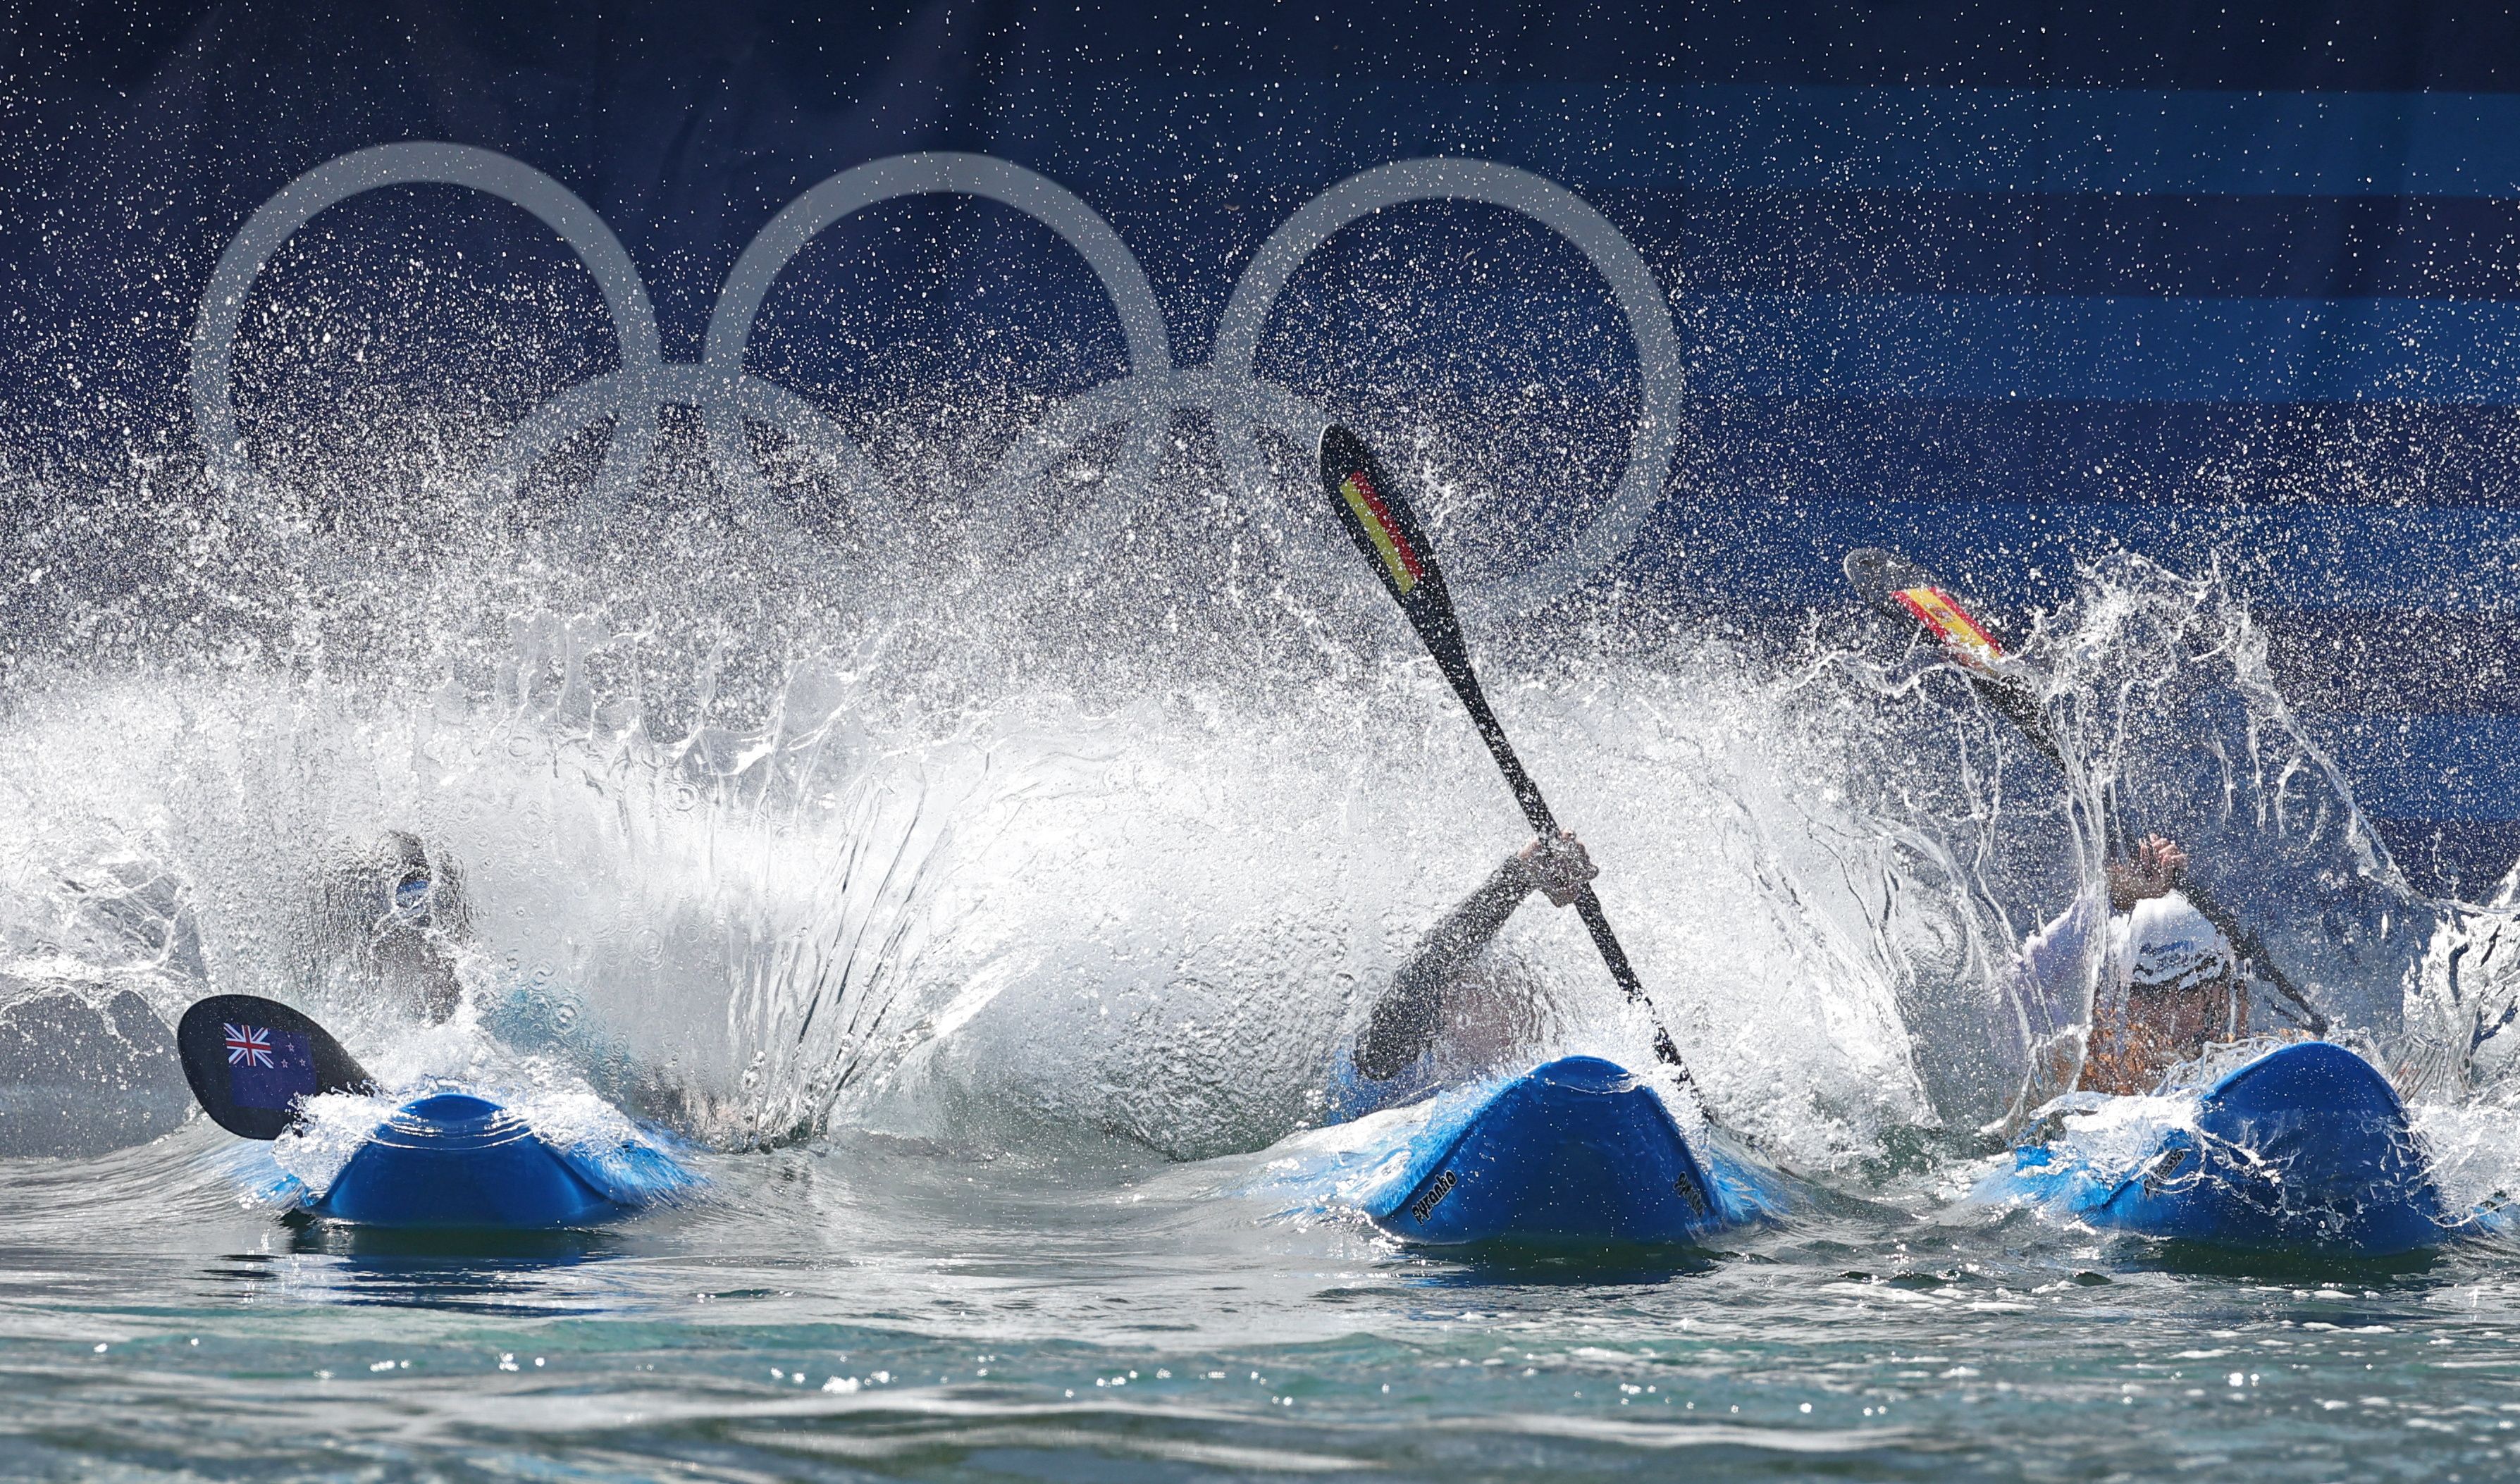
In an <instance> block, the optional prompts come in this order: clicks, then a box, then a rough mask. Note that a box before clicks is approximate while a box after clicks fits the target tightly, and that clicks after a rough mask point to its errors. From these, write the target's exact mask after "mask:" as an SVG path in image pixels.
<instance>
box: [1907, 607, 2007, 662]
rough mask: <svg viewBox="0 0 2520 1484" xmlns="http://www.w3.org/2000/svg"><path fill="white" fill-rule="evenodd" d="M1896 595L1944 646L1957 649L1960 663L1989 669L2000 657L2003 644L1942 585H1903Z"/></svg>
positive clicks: (2001, 656)
mask: <svg viewBox="0 0 2520 1484" xmlns="http://www.w3.org/2000/svg"><path fill="white" fill-rule="evenodd" d="M1895 596H1896V597H1897V598H1898V600H1899V603H1900V606H1901V607H1905V608H1906V609H1907V610H1908V611H1909V612H1911V613H1913V614H1915V615H1916V621H1917V622H1918V623H1921V624H1923V625H1924V626H1925V627H1926V628H1927V629H1929V630H1931V631H1932V632H1933V635H1934V637H1935V638H1936V639H1939V640H1941V641H1942V642H1943V645H1944V647H1945V648H1947V649H1950V650H1953V651H1955V652H1957V654H1958V658H1959V659H1960V660H1961V661H1962V662H1963V663H1966V664H1970V665H1973V666H1976V667H1977V668H1979V669H1991V668H1993V666H1994V664H1995V662H1996V661H1997V660H1999V659H2002V658H2003V646H2002V645H1999V644H1997V643H1996V642H1995V640H1994V639H1993V638H1992V637H1990V636H1989V635H1988V633H1987V632H1986V630H1984V629H1982V628H1979V627H1978V623H1977V620H1976V619H1974V618H1971V617H1970V616H1969V615H1968V613H1967V611H1966V610H1965V609H1963V608H1962V607H1960V606H1959V605H1958V604H1957V603H1955V602H1953V601H1952V597H1951V595H1950V594H1949V593H1946V592H1944V591H1943V590H1942V589H1941V588H1938V587H1912V588H1902V589H1900V590H1899V592H1898V593H1897V594H1896V595H1895Z"/></svg>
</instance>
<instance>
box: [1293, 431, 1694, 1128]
mask: <svg viewBox="0 0 2520 1484" xmlns="http://www.w3.org/2000/svg"><path fill="white" fill-rule="evenodd" d="M1322 488H1323V489H1325V490H1326V491H1328V494H1329V498H1330V508H1331V509H1332V510H1334V511H1336V512H1338V516H1339V521H1340V523H1341V524H1343V525H1345V526H1346V527H1347V533H1348V536H1349V537H1350V538H1351V539H1352V540H1354V541H1355V542H1356V549H1357V550H1358V551H1360V552H1363V553H1364V554H1365V559H1366V562H1367V564H1368V565H1370V566H1372V567H1373V570H1374V574H1375V575H1376V576H1378V577H1380V578H1381V579H1382V586H1383V588H1384V590H1385V591H1387V592H1389V593H1390V594H1391V597H1392V601H1394V602H1396V603H1398V604H1399V605H1400V611H1401V612H1402V613H1404V614H1406V615H1408V618H1409V626H1410V627H1411V628H1413V629H1416V630H1417V631H1418V639H1419V641H1420V642H1422V643H1423V644H1424V645H1425V646H1426V652H1427V653H1429V654H1431V655H1433V656H1434V658H1435V667H1436V668H1437V669H1440V670H1442V671H1443V672H1444V678H1445V679H1446V680H1448V681H1450V682H1452V686H1453V694H1454V695H1456V696H1459V697H1462V705H1463V709H1465V710H1467V711H1468V712H1469V713H1470V721H1471V723H1472V724H1473V725H1474V726H1476V727H1477V728H1478V729H1479V740H1480V741H1482V742H1486V743H1487V744H1488V751H1489V752H1490V753H1491V754H1493V755H1494V756H1495V758H1496V763H1497V768H1498V770H1499V771H1501V772H1502V773H1504V774H1505V782H1506V787H1509V788H1511V789H1512V790H1513V796H1514V801H1515V802H1517V803H1519V804H1521V805H1522V817H1523V818H1524V819H1526V820H1529V821H1530V822H1531V828H1532V829H1533V830H1535V831H1538V832H1540V834H1541V836H1542V837H1543V838H1546V839H1555V838H1556V837H1557V817H1556V816H1555V815H1553V814H1552V813H1551V812H1550V810H1549V803H1548V801H1547V800H1546V799H1543V798H1542V797H1541V796H1540V786H1539V785H1537V784H1535V783H1533V782H1532V781H1531V775H1530V774H1528V773H1526V772H1524V771H1523V768H1522V759H1521V758H1519V757H1516V756H1515V755H1514V751H1513V743H1511V742H1508V741H1507V740H1506V735H1505V727H1504V725H1503V724H1501V723H1500V722H1498V720H1497V719H1496V713H1495V712H1494V711H1492V710H1490V709H1488V698H1487V696H1486V694H1485V693H1484V692H1482V691H1481V690H1480V689H1479V678H1478V675H1477V674H1476V672H1474V671H1472V670H1471V668H1470V654H1469V650H1468V648H1467V646H1465V645H1464V644H1463V641H1462V624H1461V620H1460V618H1458V617H1457V616H1456V615H1455V614H1454V612H1453V595H1452V592H1451V590H1450V589H1448V588H1447V587H1445V585H1444V574H1443V572H1442V570H1441V569H1440V568H1438V567H1437V566H1436V565H1435V548H1434V545H1433V543H1431V542H1429V541H1428V540H1427V539H1426V531H1425V527H1423V526H1421V525H1419V524H1418V513H1417V512H1416V511H1414V510H1412V509H1411V508H1410V506H1409V502H1408V500H1407V499H1406V498H1404V497H1403V496H1402V495H1401V493H1400V490H1399V487H1398V486H1397V485H1395V484H1393V483H1392V482H1391V480H1390V479H1389V478H1388V477H1386V476H1385V475H1384V473H1383V472H1382V464H1381V461H1380V460H1378V459H1376V458H1374V456H1373V450H1372V449H1370V448H1368V447H1366V446H1365V440H1364V439H1363V438H1360V437H1358V436H1357V435H1356V434H1355V433H1352V432H1350V431H1348V430H1347V429H1346V428H1344V427H1335V426H1333V427H1325V428H1323V429H1322ZM1575 910H1576V912H1577V913H1578V914H1579V915H1581V916H1582V918H1583V919H1584V926H1585V928H1586V929H1587V930H1588V931H1590V932H1591V933H1592V934H1593V946H1594V947H1595V948H1598V949H1599V950H1600V951H1601V962H1602V963H1603V964H1606V965H1608V966H1609V968H1610V977H1611V978H1613V979H1616V980H1617V981H1618V983H1619V989H1620V990H1621V992H1623V993H1624V994H1626V995H1627V997H1628V999H1629V1000H1630V1001H1632V1002H1634V1003H1635V1004H1637V1005H1640V1006H1643V1008H1644V1011H1645V1013H1646V1014H1647V1015H1649V1016H1651V1017H1652V1018H1653V1021H1654V1056H1655V1057H1656V1058H1657V1059H1659V1060H1660V1061H1661V1062H1662V1063H1663V1064H1664V1065H1665V1066H1668V1067H1670V1068H1671V1070H1672V1074H1673V1076H1674V1077H1676V1078H1677V1079H1678V1080H1679V1081H1680V1083H1681V1084H1682V1085H1683V1086H1685V1087H1688V1088H1691V1089H1694V1088H1695V1086H1696V1081H1695V1079H1693V1078H1691V1077H1690V1076H1689V1075H1688V1066H1687V1065H1686V1064H1685V1063H1683V1062H1682V1061H1681V1059H1680V1050H1679V1048H1677V1047H1675V1046H1673V1045H1672V1044H1671V1032H1670V1031H1668V1030H1666V1029H1664V1028H1663V1025H1662V1018H1661V1016H1660V1015H1659V1014H1657V1013H1656V1012H1655V1011H1654V1008H1653V1002H1652V1001H1651V1000H1649V999H1647V998H1646V997H1645V987H1644V985H1643V983H1642V982H1640V981H1639V980H1638V978H1637V971H1636V969H1635V968H1634V967H1631V966H1630V965H1629V963H1628V955H1627V951H1626V950H1625V949H1623V948H1621V947H1620V946H1619V940H1618V937H1617V936H1616V935H1615V934H1613V933H1612V932H1611V931H1610V920H1609V919H1608V918H1606V917H1604V916H1602V915H1601V899H1600V898H1599V897H1598V896H1596V895H1595V894H1594V892H1593V888H1592V886H1591V885H1590V884H1587V885H1585V886H1584V887H1583V888H1582V889H1581V890H1580V891H1578V892H1577V893H1576V897H1575Z"/></svg>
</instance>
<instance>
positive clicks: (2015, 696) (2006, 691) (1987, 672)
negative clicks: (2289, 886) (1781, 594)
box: [1846, 546, 2327, 1036]
mask: <svg viewBox="0 0 2520 1484" xmlns="http://www.w3.org/2000/svg"><path fill="white" fill-rule="evenodd" d="M1846 580H1847V581H1849V582H1851V583H1853V584H1854V585H1855V591H1856V595H1857V596H1858V597H1860V598H1862V599H1863V600H1864V601H1865V603H1866V604H1867V605H1868V606H1869V607H1872V608H1873V610H1874V611H1876V612H1879V613H1881V614H1883V615H1884V616H1886V617H1889V618H1891V619H1893V620H1897V621H1904V622H1908V623H1913V624H1915V625H1916V626H1917V627H1919V628H1921V629H1922V630H1924V632H1925V633H1926V634H1927V635H1928V636H1929V637H1930V638H1932V639H1933V640H1934V642H1935V643H1936V644H1939V645H1940V646H1941V647H1942V651H1943V654H1944V657H1946V658H1948V659H1950V660H1951V661H1952V662H1953V663H1954V664H1957V665H1958V666H1959V671H1960V673H1961V674H1962V675H1964V676H1966V677H1967V678H1968V683H1969V686H1970V688H1971V689H1973V690H1975V691H1976V692H1977V694H1978V696H1979V697H1980V698H1981V699H1983V700H1984V701H1985V702H1986V703H1987V704H1988V705H1989V706H1992V707H1993V708H1994V709H1995V710H1996V711H1998V712H1999V713H2001V714H2002V715H2003V717H2004V719H2006V720H2007V721H2010V722H2011V723H2012V724H2013V725H2014V726H2016V727H2019V728H2020V729H2021V735H2022V736H2024V737H2026V738H2028V739H2029V740H2030V743H2031V745H2032V746H2035V747H2037V748H2038V749H2039V750H2040V751H2042V752H2045V753H2046V754H2048V759H2049V760H2050V761H2051V762H2054V763H2055V764H2056V765H2057V766H2059V767H2062V766H2064V762H2065V755H2064V750H2063V749H2062V748H2061V747H2059V746H2058V745H2057V742H2056V738H2055V735H2054V734H2053V733H2051V732H2049V731H2048V719H2047V717H2046V716H2045V715H2044V714H2043V713H2042V712H2041V711H2040V709H2039V698H2038V697H2036V696H2034V695H2032V694H2031V691H2030V687H2029V684H2028V683H2027V682H2026V681H2025V680H2024V679H2023V678H2022V676H2021V675H2020V674H2019V673H2018V671H2016V670H2014V669H2012V668H2011V667H2010V665H2009V660H2010V658H2011V656H2010V655H2009V654H2008V653H2007V652H2005V650H2004V647H2003V643H2002V642H2001V641H2000V640H1998V639H1997V638H1996V637H1995V631H1994V630H1993V629H1991V628H1989V627H1988V626H1987V625H1986V624H1985V623H1983V622H1982V621H1980V620H1979V619H1978V618H1977V617H1976V615H1974V614H1972V613H1971V612H1970V611H1969V610H1968V608H1967V607H1966V606H1965V605H1963V604H1962V603H1961V602H1960V601H1959V600H1958V598H1955V597H1953V596H1952V593H1951V590H1950V589H1949V588H1946V587H1944V586H1943V585H1942V584H1940V583H1938V582H1936V581H1935V580H1934V579H1933V576H1932V575H1931V574H1930V573H1928V572H1927V571H1926V570H1925V569H1924V568H1923V567H1921V566H1918V565H1917V564H1916V563H1914V562H1911V561H1909V560H1908V559H1907V558H1905V557H1902V556H1900V555H1899V554H1898V553H1896V552H1888V551H1883V550H1882V549H1881V548H1879V547H1877V546H1868V547H1864V548H1862V549H1861V550H1858V551H1852V552H1849V553H1847V554H1846ZM2176 884H2177V885H2178V887H2179V889H2180V891H2181V892H2182V893H2183V895H2184V896H2185V897H2186V898H2187V902H2188V905H2189V906H2191V907H2194V908H2195V909H2196V915H2197V916H2198V917H2201V918H2203V919H2204V920H2205V921H2206V922H2210V923H2212V924H2213V925H2214V930H2215V931H2217V932H2220V933H2221V934H2222V935H2223V936H2224V937H2226V938H2228V939H2229V940H2230V943H2231V946H2232V947H2233V948H2234V949H2236V950H2238V951H2239V954H2240V957H2241V958H2243V959H2245V960H2247V961H2248V962H2249V965H2250V967H2251V968H2252V969H2253V970H2254V971H2255V973H2256V975H2257V977H2259V978H2261V979H2264V980H2266V981H2267V983H2269V984H2271V985H2273V986H2274V990H2275V993H2277V994H2279V995H2281V996H2282V997H2283V998H2284V999H2286V1000H2288V1001H2290V1002H2291V1003H2292V1005H2293V1007H2294V1009H2296V1010H2298V1011H2299V1012H2301V1014H2302V1016H2303V1020H2304V1023H2306V1024H2307V1025H2309V1027H2310V1031H2311V1034H2313V1035H2316V1036H2324V1035H2326V1034H2327V1017H2326V1016H2325V1015H2323V1014H2320V1013H2319V1012H2318V1008H2317V1007H2315V1006H2313V1005H2312V1004H2311V1003H2310V997H2309V996H2307V995H2305V994H2303V993H2302V991H2301V988H2300V986H2298V985H2296V984H2294V983H2293V982H2292V980H2291V979H2290V978H2289V977H2287V976H2286V975H2285V973H2284V971H2283V970H2282V969H2281V968H2278V967H2275V963H2274V961H2273V959H2272V958H2270V957H2268V955H2267V949H2266V944H2265V942H2264V940H2262V939H2261V938H2259V936H2258V935H2257V933H2256V931H2255V930H2254V929H2252V928H2250V927H2248V926H2247V925H2246V924H2244V923H2242V922H2240V920H2239V919H2238V918H2237V917H2236V916H2234V915H2233V914H2232V912H2231V909H2229V908H2228V907H2226V906H2224V905H2223V904H2222V903H2221V902H2220V901H2218V900H2216V898H2215V896H2214V894H2213V893H2212V892H2210V891H2208V890H2206V889H2205V887H2204V886H2203V884H2201V883H2200V882H2198V881H2195V880H2193V879H2191V878H2189V877H2187V875H2186V873H2184V872H2182V873H2181V874H2180V878H2179V880H2178V881H2177V883H2176Z"/></svg>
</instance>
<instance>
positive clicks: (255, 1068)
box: [175, 995, 376, 1139]
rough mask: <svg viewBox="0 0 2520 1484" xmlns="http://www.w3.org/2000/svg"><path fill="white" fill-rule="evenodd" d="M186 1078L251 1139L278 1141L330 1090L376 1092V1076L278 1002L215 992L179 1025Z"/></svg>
mask: <svg viewBox="0 0 2520 1484" xmlns="http://www.w3.org/2000/svg"><path fill="white" fill-rule="evenodd" d="M175 1051H176V1053H177V1055H179V1056H180V1057H183V1061H184V1080H185V1081H187V1082H190V1083H191V1084H193V1096H194V1097H195V1098H197V1099H199V1100H200V1101H201V1104H202V1110H203V1112H205V1113H208V1114H209V1115H210V1120H211V1121H212V1122H214V1123H216V1124H217V1125H218V1126H219V1127H221V1128H223V1129H225V1130H227V1131H228V1132H229V1133H231V1134H235V1135H237V1136H239V1137H240V1138H245V1139H277V1138H279V1137H280V1136H281V1135H282V1134H284V1133H286V1132H288V1129H289V1126H290V1125H291V1124H293V1123H295V1122H296V1121H297V1109H298V1105H299V1104H300V1103H302V1102H304V1101H305V1100H306V1099H309V1098H312V1097H315V1096H317V1095H319V1094H323V1093H370V1092H374V1091H375V1090H376V1079H374V1078H372V1077H370V1076H369V1075H368V1073H367V1070H366V1068H364V1067H362V1066H360V1065H359V1063H358V1059H357V1058H356V1057H352V1056H351V1055H350V1054H349V1053H348V1052H345V1051H343V1050H341V1043H340V1042H338V1041H336V1040H334V1039H333V1038H332V1036H331V1035H329V1034H327V1033H326V1032H325V1029H324V1027H322V1026H320V1025H318V1024H316V1023H315V1022H314V1021H313V1020H310V1019H308V1018H307V1017H306V1016H304V1015H302V1014H299V1013H298V1012H296V1011H293V1010H291V1009H290V1008H289V1007H288V1006H286V1005H283V1004H281V1003H280V1002H278V1001H276V1000H265V999H261V998H259V997H257V996H254V995H212V996H210V997H209V998H208V999H206V1000H202V1001H199V1002H197V1003H195V1005H194V1006H193V1008H192V1009H190V1010H188V1011H186V1012H184V1018H183V1019H182V1020H180V1021H178V1022H177V1023H176V1026H175Z"/></svg>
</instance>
